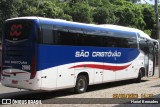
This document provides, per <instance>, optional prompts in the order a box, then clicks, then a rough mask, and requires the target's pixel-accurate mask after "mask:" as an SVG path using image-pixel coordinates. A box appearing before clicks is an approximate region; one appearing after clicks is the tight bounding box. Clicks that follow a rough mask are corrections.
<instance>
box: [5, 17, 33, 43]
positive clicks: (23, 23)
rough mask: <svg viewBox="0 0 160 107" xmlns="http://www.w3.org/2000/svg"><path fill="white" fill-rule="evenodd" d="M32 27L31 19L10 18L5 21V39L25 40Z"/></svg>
mask: <svg viewBox="0 0 160 107" xmlns="http://www.w3.org/2000/svg"><path fill="white" fill-rule="evenodd" d="M31 28H32V21H31V20H10V21H7V22H6V23H5V26H4V30H5V39H6V40H8V41H14V42H17V41H23V40H27V39H28V37H29V35H30V33H31Z"/></svg>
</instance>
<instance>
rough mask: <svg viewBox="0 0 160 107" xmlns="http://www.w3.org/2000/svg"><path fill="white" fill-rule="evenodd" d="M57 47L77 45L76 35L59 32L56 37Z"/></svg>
mask: <svg viewBox="0 0 160 107" xmlns="http://www.w3.org/2000/svg"><path fill="white" fill-rule="evenodd" d="M55 40H56V45H72V46H74V45H75V42H76V33H72V32H65V31H57V33H56V35H55Z"/></svg>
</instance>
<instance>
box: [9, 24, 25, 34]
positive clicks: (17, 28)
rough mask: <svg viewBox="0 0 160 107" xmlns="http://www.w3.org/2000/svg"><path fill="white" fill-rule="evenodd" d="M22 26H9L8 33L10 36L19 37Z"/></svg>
mask: <svg viewBox="0 0 160 107" xmlns="http://www.w3.org/2000/svg"><path fill="white" fill-rule="evenodd" d="M22 28H23V27H22V25H21V24H13V25H12V26H11V31H10V36H16V37H18V36H20V35H21V33H22V32H21V29H22Z"/></svg>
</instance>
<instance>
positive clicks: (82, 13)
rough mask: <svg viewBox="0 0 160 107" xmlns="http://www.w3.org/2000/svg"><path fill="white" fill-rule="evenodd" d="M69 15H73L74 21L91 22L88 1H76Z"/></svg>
mask: <svg viewBox="0 0 160 107" xmlns="http://www.w3.org/2000/svg"><path fill="white" fill-rule="evenodd" d="M69 15H71V16H72V19H73V21H77V22H84V23H91V22H92V19H91V8H90V7H89V5H88V4H87V3H83V2H82V3H80V2H78V3H75V4H73V5H72V8H71V10H70V13H69Z"/></svg>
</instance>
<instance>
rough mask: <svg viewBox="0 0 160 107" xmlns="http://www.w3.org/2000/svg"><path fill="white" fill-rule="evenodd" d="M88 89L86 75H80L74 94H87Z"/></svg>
mask: <svg viewBox="0 0 160 107" xmlns="http://www.w3.org/2000/svg"><path fill="white" fill-rule="evenodd" d="M87 87H88V83H87V78H86V76H84V75H80V76H78V77H77V81H76V86H75V88H74V92H75V93H77V94H80V93H84V92H86V90H87Z"/></svg>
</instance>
